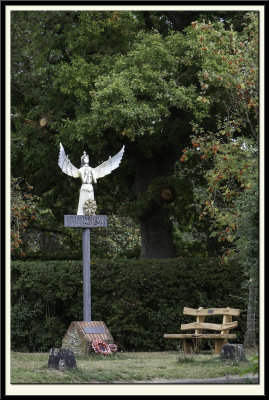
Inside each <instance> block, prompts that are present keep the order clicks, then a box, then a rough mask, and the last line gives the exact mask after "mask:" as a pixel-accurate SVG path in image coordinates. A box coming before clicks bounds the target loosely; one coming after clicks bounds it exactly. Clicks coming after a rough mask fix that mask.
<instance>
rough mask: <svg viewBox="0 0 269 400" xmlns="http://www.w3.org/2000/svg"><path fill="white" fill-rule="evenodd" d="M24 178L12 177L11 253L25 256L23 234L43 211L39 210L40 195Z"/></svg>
mask: <svg viewBox="0 0 269 400" xmlns="http://www.w3.org/2000/svg"><path fill="white" fill-rule="evenodd" d="M22 181H23V179H22V178H13V177H12V178H11V193H10V196H11V204H10V210H11V218H10V222H11V225H10V228H11V253H12V255H14V254H15V255H18V254H20V255H21V256H25V253H24V252H23V251H22V246H23V240H22V235H23V231H24V230H25V229H26V227H27V226H28V225H29V224H31V222H33V221H34V220H36V218H37V215H40V214H41V213H42V211H41V210H38V207H37V206H38V200H39V199H38V197H37V196H33V194H32V193H31V191H32V189H33V187H32V186H30V185H29V184H28V183H27V182H26V183H22Z"/></svg>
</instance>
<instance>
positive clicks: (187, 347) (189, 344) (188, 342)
mask: <svg viewBox="0 0 269 400" xmlns="http://www.w3.org/2000/svg"><path fill="white" fill-rule="evenodd" d="M195 347H196V346H195V345H194V340H193V339H183V350H184V352H185V353H193V352H194V351H195Z"/></svg>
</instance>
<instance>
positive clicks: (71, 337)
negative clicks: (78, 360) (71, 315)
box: [62, 321, 114, 356]
mask: <svg viewBox="0 0 269 400" xmlns="http://www.w3.org/2000/svg"><path fill="white" fill-rule="evenodd" d="M94 340H102V341H104V342H106V343H114V339H113V337H112V335H111V334H110V332H109V330H108V328H107V326H106V325H105V323H104V322H103V321H91V322H87V321H73V322H71V324H70V326H69V328H68V330H67V332H66V334H65V335H64V337H63V340H62V347H64V348H68V349H71V350H72V351H73V352H74V353H75V354H78V355H82V356H87V355H89V352H90V351H93V350H92V342H93V341H94Z"/></svg>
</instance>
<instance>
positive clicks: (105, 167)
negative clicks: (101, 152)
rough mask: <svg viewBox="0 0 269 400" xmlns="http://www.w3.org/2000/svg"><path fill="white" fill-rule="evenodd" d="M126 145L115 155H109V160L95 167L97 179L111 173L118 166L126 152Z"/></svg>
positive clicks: (94, 171)
mask: <svg viewBox="0 0 269 400" xmlns="http://www.w3.org/2000/svg"><path fill="white" fill-rule="evenodd" d="M124 147H125V146H123V147H122V149H121V150H120V151H119V152H118V153H117V154H115V156H113V157H109V159H108V160H106V161H105V162H103V163H102V164H100V165H98V167H96V168H94V169H93V173H94V175H95V178H96V179H99V178H102V177H103V176H105V175H108V174H110V173H111V172H112V171H113V170H114V169H116V168H118V166H119V165H120V162H121V159H122V156H123V153H124Z"/></svg>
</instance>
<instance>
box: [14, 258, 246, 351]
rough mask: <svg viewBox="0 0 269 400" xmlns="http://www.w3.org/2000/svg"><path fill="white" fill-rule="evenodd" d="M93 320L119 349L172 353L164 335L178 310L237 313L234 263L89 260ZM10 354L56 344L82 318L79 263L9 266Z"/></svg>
mask: <svg viewBox="0 0 269 400" xmlns="http://www.w3.org/2000/svg"><path fill="white" fill-rule="evenodd" d="M91 279H92V319H93V320H97V321H98V320H103V321H105V323H106V324H107V326H108V328H109V329H110V331H111V333H112V336H113V337H114V340H115V342H116V343H117V344H118V345H119V347H120V348H121V349H124V350H136V351H148V350H150V351H160V350H164V349H173V348H175V346H176V345H177V344H176V343H175V342H173V341H167V340H164V338H163V334H164V333H174V332H178V330H179V326H180V324H181V323H184V322H191V320H190V317H188V316H183V314H182V311H183V307H184V306H188V307H193V308H197V307H200V306H203V307H228V306H229V307H234V308H239V309H241V315H240V317H239V318H238V321H239V325H238V329H237V330H236V333H237V341H239V342H242V338H243V333H244V329H245V324H246V290H245V289H244V288H243V287H242V286H241V282H242V279H243V275H242V269H241V267H239V266H238V265H237V264H236V263H233V264H231V265H229V264H228V265H227V266H225V268H222V267H221V266H220V264H219V261H218V260H217V259H215V258H214V259H212V258H211V259H206V260H205V259H194V258H185V259H175V260H170V259H169V260H168V259H166V260H165V259H164V260H135V259H132V260H131V259H129V260H124V259H118V260H95V261H93V262H92V267H91ZM11 287H12V318H11V321H12V322H11V331H12V349H16V350H18V351H24V350H28V351H37V350H40V349H42V350H43V351H44V350H45V349H48V348H50V347H55V346H56V345H57V346H58V345H60V343H61V340H62V338H63V336H64V334H65V332H66V330H67V328H68V326H69V325H70V323H71V321H80V320H82V318H83V317H82V310H83V302H82V265H81V262H78V261H47V262H38V261H36V262H18V261H16V262H15V261H14V262H12V285H11Z"/></svg>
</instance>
